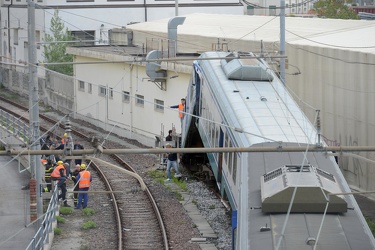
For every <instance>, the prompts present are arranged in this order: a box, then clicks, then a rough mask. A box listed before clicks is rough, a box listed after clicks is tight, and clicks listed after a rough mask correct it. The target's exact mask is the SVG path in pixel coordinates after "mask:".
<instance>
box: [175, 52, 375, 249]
mask: <svg viewBox="0 0 375 250" xmlns="http://www.w3.org/2000/svg"><path fill="white" fill-rule="evenodd" d="M201 58H202V59H203V60H197V61H195V62H194V64H193V68H194V70H193V75H192V77H191V81H190V84H189V89H188V93H187V99H186V106H185V108H186V113H187V115H185V118H184V121H183V133H182V144H181V145H182V147H185V148H188V147H197V146H199V145H201V146H202V147H206V148H210V147H235V148H247V147H253V148H272V147H274V148H285V147H297V148H302V149H303V150H301V152H286V151H281V150H280V152H277V151H276V152H269V151H268V152H266V151H264V152H263V151H262V150H257V151H254V152H246V153H245V152H227V153H207V154H206V155H205V157H201V158H202V159H205V161H206V162H205V164H206V165H208V166H209V168H210V170H211V171H212V174H213V176H214V178H215V181H216V184H217V188H218V189H219V190H220V192H221V195H222V196H223V197H224V198H226V199H227V200H228V201H229V203H230V206H231V209H232V223H233V225H232V228H233V249H246V250H247V249H251V250H252V249H255V250H258V249H262V250H263V249H266V250H267V249H295V250H303V249H309V250H311V249H375V241H374V238H373V236H372V233H371V231H370V229H369V228H368V225H367V223H366V221H365V219H364V217H363V215H362V213H361V211H360V209H359V207H358V204H357V203H356V201H355V199H354V197H353V196H352V195H344V194H342V193H344V192H350V188H349V186H348V184H347V183H346V181H345V179H344V177H343V175H342V173H341V171H340V169H339V167H338V165H337V164H336V162H335V159H334V158H333V157H329V156H327V154H326V152H309V150H308V149H309V147H310V148H311V147H315V146H316V145H317V143H318V134H317V131H316V129H315V128H314V126H313V125H312V124H311V123H310V121H309V120H308V119H307V117H306V116H305V115H304V113H303V112H302V111H301V110H300V108H299V107H298V105H297V104H296V103H295V102H294V100H293V99H292V97H291V96H290V95H289V93H288V91H287V90H286V88H285V86H284V85H283V84H282V82H281V81H280V80H279V78H278V77H277V76H276V75H275V74H274V72H273V71H272V70H271V69H270V68H269V66H268V64H267V63H266V62H265V61H264V60H262V59H259V58H256V57H254V55H253V54H250V53H249V54H247V55H238V54H234V53H227V52H207V53H204V54H202V55H201ZM215 58H216V59H215ZM323 146H324V145H323ZM194 157H196V156H195V155H189V154H187V155H184V157H183V159H184V161H185V162H189V161H190V162H192V161H196V160H197V159H196V158H194Z"/></svg>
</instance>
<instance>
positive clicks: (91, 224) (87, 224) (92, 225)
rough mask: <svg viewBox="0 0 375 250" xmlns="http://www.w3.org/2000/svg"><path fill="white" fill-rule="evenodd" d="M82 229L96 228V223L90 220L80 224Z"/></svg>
mask: <svg viewBox="0 0 375 250" xmlns="http://www.w3.org/2000/svg"><path fill="white" fill-rule="evenodd" d="M81 227H82V228H83V229H92V228H96V223H95V222H93V221H92V220H89V221H86V222H85V223H83V224H82V226H81Z"/></svg>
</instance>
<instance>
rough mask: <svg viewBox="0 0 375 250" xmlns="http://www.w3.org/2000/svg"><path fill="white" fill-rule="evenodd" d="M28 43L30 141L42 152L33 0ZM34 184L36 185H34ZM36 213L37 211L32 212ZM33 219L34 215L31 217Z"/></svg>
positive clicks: (35, 170) (36, 164)
mask: <svg viewBox="0 0 375 250" xmlns="http://www.w3.org/2000/svg"><path fill="white" fill-rule="evenodd" d="M27 2H28V8H27V10H28V42H29V51H28V53H29V54H28V56H29V106H30V107H29V109H30V128H31V130H32V138H31V141H30V144H29V145H31V149H32V150H40V143H39V105H38V101H39V96H38V90H39V89H38V76H37V67H36V65H37V56H36V52H37V48H36V42H35V3H34V2H33V0H28V1H27ZM39 159H40V155H33V156H31V162H30V166H31V175H32V178H31V181H30V194H31V192H32V191H33V190H32V188H34V187H33V186H34V185H35V189H36V215H37V217H36V218H40V216H41V215H42V214H43V207H42V192H41V191H42V190H41V180H42V171H41V165H40V160H39ZM32 184H34V185H32ZM31 198H32V197H31ZM34 202H35V201H31V200H30V208H31V209H32V210H34V207H35V203H34ZM31 212H35V211H31ZM31 216H32V217H31V218H34V217H33V214H32V215H31ZM37 226H38V227H39V226H40V220H39V219H38V222H37Z"/></svg>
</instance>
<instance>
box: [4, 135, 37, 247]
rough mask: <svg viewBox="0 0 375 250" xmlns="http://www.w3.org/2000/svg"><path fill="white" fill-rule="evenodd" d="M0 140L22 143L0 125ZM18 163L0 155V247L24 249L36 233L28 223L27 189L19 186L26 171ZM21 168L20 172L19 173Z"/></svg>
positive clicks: (25, 181)
mask: <svg viewBox="0 0 375 250" xmlns="http://www.w3.org/2000/svg"><path fill="white" fill-rule="evenodd" d="M0 136H1V141H2V144H3V143H10V144H12V145H14V144H18V143H22V142H21V141H18V140H17V139H16V138H14V137H12V136H9V134H7V133H6V132H5V131H4V130H2V129H1V128H0ZM22 170H24V169H23V168H20V169H19V167H18V162H17V160H13V161H12V157H10V156H1V157H0V171H1V173H2V174H1V175H0V249H7V250H9V249H14V250H19V249H26V247H27V246H28V244H29V243H30V241H31V239H32V238H33V237H34V235H35V233H36V226H35V225H32V226H29V227H27V226H28V225H29V223H30V192H29V190H22V189H21V188H22V187H24V186H26V185H27V184H28V183H29V180H30V173H29V172H28V171H23V172H22ZM20 171H21V173H20Z"/></svg>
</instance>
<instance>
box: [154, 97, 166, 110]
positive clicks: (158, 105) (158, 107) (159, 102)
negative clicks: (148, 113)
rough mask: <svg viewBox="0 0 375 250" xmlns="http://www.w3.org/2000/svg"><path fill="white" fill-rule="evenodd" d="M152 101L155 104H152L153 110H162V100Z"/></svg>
mask: <svg viewBox="0 0 375 250" xmlns="http://www.w3.org/2000/svg"><path fill="white" fill-rule="evenodd" d="M154 102H155V106H154V109H155V111H158V112H164V101H162V100H158V99H155V101H154Z"/></svg>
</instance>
